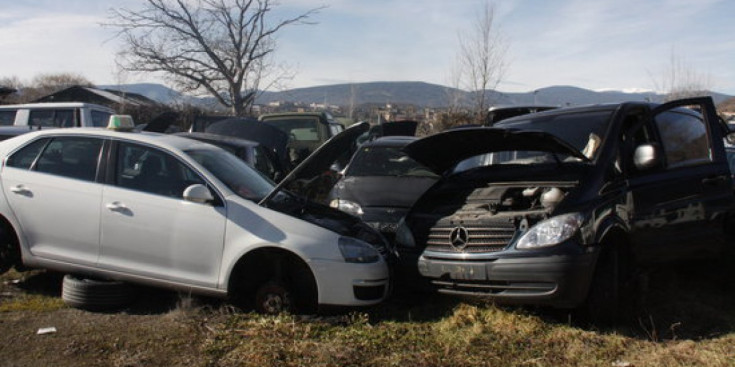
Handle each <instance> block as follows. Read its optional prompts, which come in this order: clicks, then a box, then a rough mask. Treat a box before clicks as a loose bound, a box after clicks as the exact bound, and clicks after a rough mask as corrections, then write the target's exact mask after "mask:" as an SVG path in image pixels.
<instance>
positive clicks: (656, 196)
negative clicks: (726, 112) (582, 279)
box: [630, 98, 733, 261]
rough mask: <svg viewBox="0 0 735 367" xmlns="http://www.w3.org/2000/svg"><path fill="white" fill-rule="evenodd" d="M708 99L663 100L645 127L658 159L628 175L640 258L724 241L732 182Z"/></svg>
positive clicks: (702, 249)
mask: <svg viewBox="0 0 735 367" xmlns="http://www.w3.org/2000/svg"><path fill="white" fill-rule="evenodd" d="M713 111H714V106H713V105H712V103H711V100H710V99H707V98H700V99H690V100H681V101H675V102H671V103H667V104H664V105H661V106H659V107H658V108H656V109H654V110H653V111H652V112H651V116H652V119H651V120H650V121H649V126H648V128H649V129H650V130H651V132H652V140H653V142H654V143H655V144H656V145H657V146H658V148H659V150H660V153H661V157H662V162H661V165H660V166H659V167H657V168H654V169H651V170H646V171H644V172H640V173H638V174H636V175H634V176H633V178H632V179H631V180H630V188H631V193H632V196H633V203H634V215H633V218H632V221H633V223H632V224H633V227H634V232H633V234H634V235H633V240H634V242H635V243H636V252H637V255H638V256H639V258H640V259H642V260H644V261H658V260H661V261H665V260H671V259H681V258H683V257H686V256H691V255H698V254H699V255H702V254H705V253H706V252H708V250H715V249H717V248H718V247H719V246H721V245H722V244H723V243H724V240H725V238H724V231H723V228H724V227H723V220H724V217H725V213H726V212H727V211H728V210H729V209H730V208H731V207H732V204H733V193H732V182H731V178H730V174H729V168H728V165H727V159H726V157H725V156H724V148H723V142H722V138H723V137H722V134H721V131H720V130H719V128H714V127H716V126H718V125H717V123H716V122H715V120H712V119H713V118H716V116H715V117H713Z"/></svg>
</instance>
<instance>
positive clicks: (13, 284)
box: [0, 270, 66, 312]
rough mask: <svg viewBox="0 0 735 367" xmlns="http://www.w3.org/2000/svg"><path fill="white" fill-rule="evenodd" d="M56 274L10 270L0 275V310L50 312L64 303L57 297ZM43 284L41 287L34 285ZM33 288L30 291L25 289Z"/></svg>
mask: <svg viewBox="0 0 735 367" xmlns="http://www.w3.org/2000/svg"><path fill="white" fill-rule="evenodd" d="M57 278H58V275H57V274H51V273H46V272H45V271H39V270H37V271H29V272H23V273H20V272H17V271H15V270H10V271H9V272H7V273H5V274H3V275H2V276H0V294H1V295H2V296H1V297H0V312H12V311H34V312H51V311H56V310H58V309H61V308H65V307H66V305H65V304H64V302H63V301H62V300H61V298H60V297H59V292H60V291H59V289H60V288H59V287H58V286H57V285H56V284H57V283H58V282H57V281H56V279H57ZM37 284H43V285H44V286H43V287H36V285H37ZM29 287H30V288H33V291H32V292H29V291H27V289H28V288H29Z"/></svg>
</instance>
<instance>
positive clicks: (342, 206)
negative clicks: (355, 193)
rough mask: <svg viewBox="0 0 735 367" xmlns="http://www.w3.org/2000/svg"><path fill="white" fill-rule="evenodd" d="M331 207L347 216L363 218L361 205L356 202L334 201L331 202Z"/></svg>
mask: <svg viewBox="0 0 735 367" xmlns="http://www.w3.org/2000/svg"><path fill="white" fill-rule="evenodd" d="M329 206H331V207H332V208H335V209H339V210H341V211H343V212H345V213H347V214H352V215H354V216H357V217H359V216H362V215H363V214H364V213H363V211H362V207H361V206H360V204H358V203H356V202H354V201H350V200H343V199H333V200H332V201H330V202H329Z"/></svg>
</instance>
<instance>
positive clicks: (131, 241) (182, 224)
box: [0, 128, 389, 306]
mask: <svg viewBox="0 0 735 367" xmlns="http://www.w3.org/2000/svg"><path fill="white" fill-rule="evenodd" d="M70 135H80V136H91V137H98V138H103V139H115V140H127V141H131V142H135V143H140V144H148V145H151V146H155V147H157V148H159V149H162V150H165V151H166V152H167V153H168V154H171V155H174V156H176V157H177V158H178V159H179V160H181V161H183V162H186V164H187V165H189V166H190V168H192V169H194V170H195V171H197V172H198V173H199V174H200V175H201V176H202V177H203V178H205V179H206V180H207V181H208V183H209V184H211V186H212V188H213V189H214V190H213V194H215V195H216V196H220V198H221V199H222V200H223V202H224V205H223V206H216V205H212V204H197V203H193V202H188V201H185V200H183V199H181V200H178V199H175V198H169V197H162V196H159V195H154V194H147V193H144V192H141V191H135V190H130V189H125V188H121V187H117V186H114V185H112V184H102V183H95V182H87V181H84V180H77V179H71V178H64V177H60V176H55V175H51V174H45V173H39V172H35V171H29V170H24V169H18V168H12V167H7V166H6V165H5V159H6V158H7V157H8V156H9V155H10V154H12V153H13V152H14V151H15V150H16V149H18V148H20V147H23V146H25V145H27V143H28V142H29V141H30V140H33V139H36V138H37V137H39V136H70ZM190 146H191V147H193V146H196V147H202V148H203V149H218V148H214V147H211V146H209V145H208V144H204V143H199V142H194V141H191V140H188V139H184V138H179V137H172V136H163V135H159V134H145V133H119V132H111V131H106V130H104V129H84V128H80V129H55V130H47V131H39V132H31V133H27V134H24V135H22V136H19V137H15V138H12V139H9V140H6V141H3V142H0V158H2V159H3V167H2V171H1V172H0V185H1V186H2V194H3V196H4V197H3V198H0V215H2V216H3V217H5V219H6V220H7V221H8V222H9V223H10V225H11V226H13V227H14V229H15V231H16V232H17V233H18V237H19V242H20V247H21V253H22V259H23V263H24V264H25V265H28V266H35V267H43V268H49V269H54V270H60V271H65V272H77V273H84V274H89V275H96V276H100V277H107V278H114V279H120V280H127V281H133V282H139V283H145V284H149V285H157V286H165V287H169V288H175V289H188V290H190V291H192V292H195V293H200V294H207V295H215V296H226V295H227V291H228V289H227V287H228V285H229V284H230V282H229V281H230V274H231V272H232V270H233V268H234V267H235V265H236V264H237V262H238V260H239V259H241V258H242V256H245V255H246V254H248V253H249V252H250V251H253V250H255V249H258V248H265V247H275V248H280V249H283V250H286V251H288V252H290V253H292V254H294V255H296V256H298V257H299V258H301V259H302V260H303V261H304V262H305V263H306V264H307V265H308V266H309V268H310V269H311V271H312V273H313V275H314V277H315V280H316V285H317V292H318V303H319V304H330V305H344V306H362V305H371V304H376V303H379V302H380V301H382V300H383V299H384V298H385V297H386V296H387V292H388V288H389V286H388V283H389V270H388V265H387V264H386V262H385V261H384V260H383V259H382V258H380V259H379V260H378V261H377V262H374V263H364V264H355V263H347V262H345V260H344V258H343V257H342V254H341V252H340V250H339V247H338V241H339V238H340V235H339V234H337V233H335V232H332V231H330V230H327V229H325V228H322V227H320V226H317V225H315V224H312V223H309V222H306V221H304V220H301V219H299V218H295V217H292V216H289V215H286V214H283V213H280V212H277V211H274V210H271V209H268V208H265V207H262V206H259V205H258V204H257V203H255V202H253V201H250V200H246V199H244V198H242V197H240V196H237V195H235V194H234V193H233V192H232V191H230V190H229V189H228V188H227V187H226V186H225V185H224V184H223V183H222V182H221V181H219V180H218V179H217V178H216V177H214V176H213V175H212V174H211V173H209V172H208V171H207V170H205V169H204V168H203V167H202V166H200V165H199V164H198V163H197V162H196V161H194V160H193V159H191V157H189V156H187V155H186V154H184V153H183V152H182V149H188V148H189V147H190ZM19 186H20V187H21V188H23V187H25V188H28V189H29V190H30V191H31V192H32V195H31V196H24V195H22V194H19V193H17V192H13V191H11V190H12V189H14V188H15V189H17V188H18V187H19ZM16 191H18V190H16ZM355 285H358V286H359V285H362V286H365V285H375V286H385V294H384V295H383V297H380V298H379V299H370V300H360V299H357V297H356V295H355V293H354V286H355Z"/></svg>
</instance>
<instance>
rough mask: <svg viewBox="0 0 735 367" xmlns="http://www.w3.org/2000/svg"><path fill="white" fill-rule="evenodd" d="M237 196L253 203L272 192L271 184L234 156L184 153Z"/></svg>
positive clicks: (207, 151)
mask: <svg viewBox="0 0 735 367" xmlns="http://www.w3.org/2000/svg"><path fill="white" fill-rule="evenodd" d="M185 153H186V154H188V155H189V156H190V157H191V158H192V159H194V160H195V161H197V163H199V164H201V165H202V166H204V168H206V169H207V171H209V172H210V173H212V174H213V175H214V176H215V177H217V178H218V179H219V180H220V181H222V183H224V184H225V185H226V186H227V187H228V188H229V189H230V190H232V191H233V192H234V193H236V194H237V195H239V196H241V197H243V198H245V199H248V200H253V201H255V202H258V201H260V200H261V199H263V198H264V197H265V196H266V195H268V193H270V192H271V190H273V184H272V183H271V182H270V181H268V179H266V178H265V177H263V176H262V175H261V174H260V173H259V172H257V171H255V170H254V169H253V168H251V167H250V166H248V165H247V164H245V162H243V161H242V160H240V159H238V158H237V157H235V156H234V155H232V154H230V153H227V152H225V151H222V150H214V149H211V150H210V149H192V150H187V151H185Z"/></svg>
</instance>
